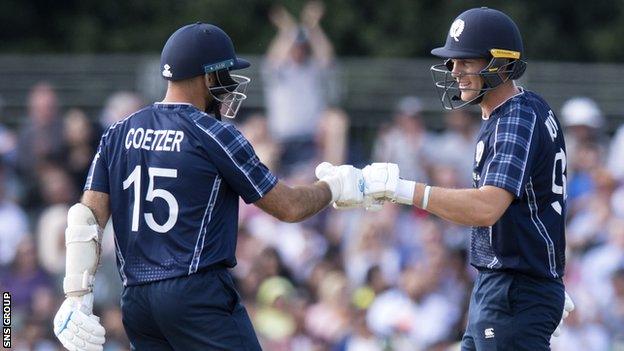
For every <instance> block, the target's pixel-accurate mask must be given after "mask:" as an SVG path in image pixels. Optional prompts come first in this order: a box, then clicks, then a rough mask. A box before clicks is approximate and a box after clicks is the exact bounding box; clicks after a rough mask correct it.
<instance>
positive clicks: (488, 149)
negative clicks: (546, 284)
mask: <svg viewBox="0 0 624 351" xmlns="http://www.w3.org/2000/svg"><path fill="white" fill-rule="evenodd" d="M484 185H491V186H495V187H498V188H502V189H505V190H507V191H509V192H510V193H512V194H513V195H514V196H515V197H514V200H513V202H512V203H511V205H510V206H509V208H507V210H506V211H505V213H504V214H503V216H502V217H501V218H500V219H499V220H498V221H497V222H496V223H495V224H494V225H493V226H491V227H473V228H472V235H471V242H470V263H471V264H472V265H473V266H475V267H477V268H479V269H492V270H513V271H518V272H522V273H525V274H528V275H532V276H537V277H544V278H559V277H562V276H563V272H564V265H565V253H564V250H565V215H566V154H565V143H564V140H563V133H562V130H561V127H560V125H559V122H558V121H557V118H556V117H555V114H554V113H553V111H552V110H551V108H550V107H549V106H548V104H547V103H546V102H545V101H544V100H543V99H542V98H541V97H540V96H538V95H537V94H535V93H533V92H531V91H527V90H521V92H520V93H519V94H517V95H515V96H514V97H512V98H511V99H509V100H507V101H506V102H504V103H503V104H502V105H500V106H499V107H497V108H496V109H495V110H494V111H493V112H492V114H491V115H490V117H489V118H488V119H487V120H485V121H484V122H483V123H482V126H481V130H480V132H479V136H478V139H477V146H476V152H475V163H474V171H473V186H474V187H475V188H478V187H481V186H484Z"/></svg>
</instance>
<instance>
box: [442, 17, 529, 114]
mask: <svg viewBox="0 0 624 351" xmlns="http://www.w3.org/2000/svg"><path fill="white" fill-rule="evenodd" d="M431 53H432V54H433V55H435V56H438V57H441V58H443V59H445V60H446V61H445V63H443V64H439V65H434V66H432V67H431V73H432V75H433V81H434V84H435V87H436V90H437V91H438V94H439V95H440V100H441V101H442V105H443V106H444V108H445V109H448V110H452V109H456V108H461V107H464V106H466V105H471V104H478V103H480V102H481V100H482V99H483V95H485V93H487V91H489V90H492V89H494V88H496V87H497V86H499V85H501V84H503V83H504V82H506V81H508V80H514V79H518V78H520V77H521V76H522V74H523V73H524V70H525V69H526V62H525V61H524V48H523V46H522V36H521V35H520V30H519V29H518V26H516V24H515V23H514V21H513V20H512V19H511V18H509V16H507V15H506V14H504V13H502V12H500V11H498V10H494V9H490V8H487V7H480V8H473V9H470V10H467V11H465V12H463V13H461V14H460V15H459V16H457V18H456V19H455V20H454V21H453V23H452V24H451V28H450V30H449V32H448V35H447V37H446V43H445V44H444V46H443V47H439V48H435V49H433V50H431ZM470 58H473V59H474V58H483V59H486V60H489V63H488V64H487V65H486V66H485V68H483V69H482V70H481V71H480V72H479V73H477V74H478V75H479V76H481V78H483V82H484V84H483V87H482V88H481V89H480V92H479V94H478V95H477V97H475V98H474V99H472V100H470V101H462V100H461V99H460V90H459V85H458V82H457V80H456V79H455V78H453V76H452V75H451V71H452V70H453V62H452V60H451V59H470Z"/></svg>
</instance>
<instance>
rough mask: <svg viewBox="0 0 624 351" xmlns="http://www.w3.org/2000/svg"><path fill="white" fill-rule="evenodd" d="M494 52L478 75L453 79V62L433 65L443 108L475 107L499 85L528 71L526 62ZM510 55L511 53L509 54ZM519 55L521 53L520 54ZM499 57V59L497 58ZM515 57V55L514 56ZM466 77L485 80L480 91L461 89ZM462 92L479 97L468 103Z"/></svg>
mask: <svg viewBox="0 0 624 351" xmlns="http://www.w3.org/2000/svg"><path fill="white" fill-rule="evenodd" d="M495 50H496V49H493V50H492V56H494V57H492V59H491V60H490V62H489V63H488V64H487V66H485V67H484V68H483V69H482V70H481V71H479V72H478V73H460V74H458V75H457V76H456V77H453V74H452V70H453V61H452V60H451V59H447V60H446V61H445V63H443V64H438V65H433V66H431V68H430V71H431V76H432V78H433V84H434V86H435V89H436V92H437V93H438V97H439V98H440V101H441V102H442V106H443V107H444V109H446V110H455V109H459V108H462V107H466V106H469V105H475V104H478V103H480V102H481V101H482V100H483V96H484V95H485V94H486V93H487V92H488V91H490V90H493V89H495V88H497V87H498V86H499V85H501V84H503V83H505V82H507V81H509V80H514V79H517V78H519V77H520V76H522V74H523V73H524V70H525V69H526V62H525V61H522V60H520V59H516V58H513V57H503V56H509V55H501V54H500V53H499V52H496V51H495ZM507 54H509V52H507ZM518 54H519V53H518ZM497 56H498V57H497ZM514 56H515V55H514ZM465 76H479V77H481V78H482V79H483V86H482V87H481V88H480V89H471V88H461V89H460V88H459V80H460V78H461V77H465ZM462 91H475V92H478V94H477V96H475V97H474V98H472V99H471V100H468V101H463V100H462V99H461V92H462Z"/></svg>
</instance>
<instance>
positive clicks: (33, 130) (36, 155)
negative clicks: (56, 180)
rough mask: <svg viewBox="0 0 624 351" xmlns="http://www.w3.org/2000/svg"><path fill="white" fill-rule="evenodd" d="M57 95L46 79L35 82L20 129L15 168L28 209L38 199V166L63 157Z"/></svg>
mask: <svg viewBox="0 0 624 351" xmlns="http://www.w3.org/2000/svg"><path fill="white" fill-rule="evenodd" d="M58 114H59V106H58V98H57V95H56V91H55V90H54V88H53V87H52V86H51V85H50V84H49V83H45V82H41V83H38V84H36V85H35V86H34V87H33V88H32V89H31V91H30V94H29V96H28V116H27V118H26V119H25V120H24V121H23V123H22V126H21V128H20V131H19V136H18V144H17V152H18V153H17V168H18V173H19V176H20V180H21V181H22V184H21V185H22V186H23V187H24V194H22V195H21V200H22V203H23V204H24V206H25V207H26V208H27V209H34V208H37V206H38V204H39V203H40V201H41V198H40V196H39V194H40V191H39V189H38V188H37V181H36V180H37V175H38V172H39V168H41V167H43V166H44V165H45V164H46V163H48V162H50V161H55V160H56V161H59V160H60V159H61V158H62V152H63V150H62V146H63V125H62V123H59V117H58Z"/></svg>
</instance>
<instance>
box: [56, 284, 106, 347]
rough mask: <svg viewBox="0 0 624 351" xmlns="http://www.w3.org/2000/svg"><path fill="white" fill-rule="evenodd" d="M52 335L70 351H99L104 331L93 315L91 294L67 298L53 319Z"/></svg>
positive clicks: (98, 320) (98, 319)
mask: <svg viewBox="0 0 624 351" xmlns="http://www.w3.org/2000/svg"><path fill="white" fill-rule="evenodd" d="M54 334H55V335H56V337H57V338H58V339H59V341H60V342H61V344H63V346H64V347H65V348H66V349H68V350H70V351H79V350H87V351H101V350H103V345H104V341H105V338H104V335H105V334H106V331H105V330H104V327H102V325H101V324H100V318H98V317H97V316H96V315H94V314H93V293H88V294H86V295H83V296H69V297H67V298H66V299H65V301H64V302H63V304H62V305H61V307H60V308H59V310H58V312H56V316H55V317H54Z"/></svg>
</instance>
